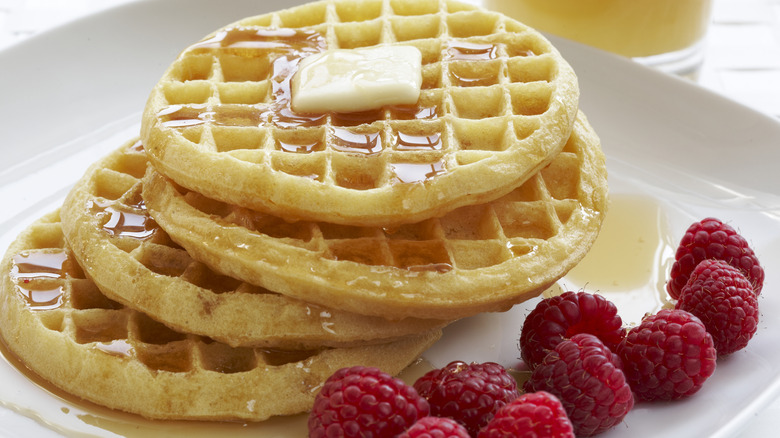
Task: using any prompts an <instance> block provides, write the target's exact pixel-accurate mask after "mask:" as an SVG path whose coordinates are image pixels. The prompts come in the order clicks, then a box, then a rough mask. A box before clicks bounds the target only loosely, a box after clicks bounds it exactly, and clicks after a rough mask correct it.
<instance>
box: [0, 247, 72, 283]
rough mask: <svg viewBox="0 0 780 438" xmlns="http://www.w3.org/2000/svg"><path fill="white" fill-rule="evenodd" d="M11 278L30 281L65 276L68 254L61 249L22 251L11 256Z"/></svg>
mask: <svg viewBox="0 0 780 438" xmlns="http://www.w3.org/2000/svg"><path fill="white" fill-rule="evenodd" d="M12 260H13V266H12V267H11V279H12V280H14V281H19V280H22V281H25V282H27V281H31V280H39V279H45V278H65V268H64V265H65V262H66V261H67V260H68V254H67V253H66V252H65V251H63V250H59V251H24V252H22V253H20V254H16V255H14V256H13V257H12Z"/></svg>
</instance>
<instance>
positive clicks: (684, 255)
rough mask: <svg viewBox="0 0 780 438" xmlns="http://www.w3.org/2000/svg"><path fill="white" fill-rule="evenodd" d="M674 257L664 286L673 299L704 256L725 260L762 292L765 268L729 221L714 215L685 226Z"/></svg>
mask: <svg viewBox="0 0 780 438" xmlns="http://www.w3.org/2000/svg"><path fill="white" fill-rule="evenodd" d="M674 259H675V261H674V264H673V265H672V271H671V274H670V277H671V278H670V280H669V282H668V283H666V290H667V292H669V296H671V297H672V298H674V299H677V298H679V297H680V291H681V290H682V288H683V286H685V283H687V282H688V277H689V276H690V275H691V272H693V270H694V269H695V268H696V265H698V264H699V262H701V261H702V260H704V259H718V260H724V261H726V262H727V263H728V264H730V265H731V266H734V267H735V268H737V269H739V270H741V271H742V272H744V273H745V276H746V277H747V278H748V280H750V283H751V284H752V285H753V290H754V291H755V293H756V295H759V294H760V293H761V288H762V287H763V285H764V268H762V267H761V265H760V264H759V263H758V258H757V257H756V255H755V254H754V253H753V250H752V249H750V246H749V245H748V243H747V241H746V240H745V238H744V237H742V236H741V235H739V233H737V231H736V230H735V229H734V228H732V227H731V226H730V225H727V224H724V223H723V222H721V221H720V220H718V219H715V218H707V219H704V220H702V221H701V222H696V223H694V224H692V225H691V226H690V227H688V230H687V231H686V232H685V235H683V238H682V239H681V240H680V246H679V247H677V253H676V254H675V256H674Z"/></svg>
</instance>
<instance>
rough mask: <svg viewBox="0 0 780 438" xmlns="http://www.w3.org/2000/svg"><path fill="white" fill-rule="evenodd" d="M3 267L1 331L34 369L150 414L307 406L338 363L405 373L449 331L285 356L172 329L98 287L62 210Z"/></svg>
mask: <svg viewBox="0 0 780 438" xmlns="http://www.w3.org/2000/svg"><path fill="white" fill-rule="evenodd" d="M0 273H2V274H1V275H2V280H1V282H0V334H1V335H2V338H3V340H4V342H5V343H6V344H7V346H8V347H9V349H10V350H11V351H13V352H14V353H15V354H16V355H18V356H19V358H20V359H21V360H22V361H23V362H24V363H25V365H26V366H28V367H29V368H30V369H32V370H33V371H35V372H36V373H38V374H39V375H40V376H41V377H43V378H44V379H47V380H49V381H50V382H51V383H53V384H54V385H56V386H58V387H60V388H62V389H63V390H65V391H67V392H69V393H71V394H74V395H76V396H79V397H82V398H84V399H87V400H90V401H92V402H95V403H98V404H101V405H104V406H108V407H110V408H114V409H120V410H123V411H128V412H132V413H136V414H140V415H143V416H145V417H149V418H158V419H204V420H205V419H213V420H263V419H266V418H268V417H270V416H275V415H289V414H295V413H299V412H303V411H306V410H308V409H310V408H311V405H312V403H313V401H314V396H315V395H316V392H317V390H318V389H319V387H320V386H321V385H322V384H323V383H324V381H325V379H327V377H328V376H330V375H331V374H332V373H333V372H335V371H336V370H337V369H339V368H341V367H345V366H352V365H357V364H360V365H366V366H376V367H379V368H382V369H384V370H385V371H387V372H389V373H392V374H396V373H398V372H400V371H401V370H402V369H403V368H404V367H406V366H407V365H408V364H409V363H411V362H412V361H414V360H415V359H416V358H417V357H419V355H420V354H422V352H423V351H424V350H425V349H426V348H427V347H429V346H430V345H431V344H432V343H433V342H434V341H435V340H436V339H437V338H438V336H439V334H440V332H439V331H438V330H434V331H430V332H426V333H422V334H419V335H413V336H409V337H406V338H403V339H401V340H398V341H394V342H392V343H387V344H381V345H372V346H356V347H349V348H335V349H331V348H320V349H316V350H310V351H291V350H288V351H284V350H271V349H262V348H254V349H253V348H233V347H230V346H228V345H226V344H223V343H219V342H215V341H213V340H211V339H208V338H204V337H200V336H195V335H189V334H183V333H179V332H175V331H173V330H170V329H168V328H167V327H165V326H163V325H162V324H159V323H157V322H155V321H153V320H152V319H150V318H148V317H147V316H145V315H144V314H142V313H140V312H137V311H134V310H131V309H129V308H127V307H124V306H122V305H121V304H119V303H117V302H115V301H112V300H110V299H108V298H106V297H105V296H103V295H102V294H101V293H100V291H99V289H98V288H97V287H96V286H95V284H94V283H93V282H92V281H90V280H89V279H87V278H86V276H85V275H84V272H83V271H82V269H81V268H80V267H79V265H78V264H77V263H76V261H75V259H74V257H73V254H72V253H71V252H70V250H69V249H68V248H67V246H66V244H65V239H64V238H63V234H62V230H61V226H60V223H59V217H58V213H56V212H55V213H51V214H49V215H47V216H45V217H44V218H42V219H41V220H39V221H38V222H36V223H34V224H33V225H32V226H31V227H29V228H28V229H27V230H25V231H24V232H22V233H21V234H20V235H19V236H18V237H17V239H16V241H15V242H14V243H13V244H12V245H11V246H10V248H9V249H8V252H7V254H6V256H5V258H4V259H3V261H2V265H1V266H0Z"/></svg>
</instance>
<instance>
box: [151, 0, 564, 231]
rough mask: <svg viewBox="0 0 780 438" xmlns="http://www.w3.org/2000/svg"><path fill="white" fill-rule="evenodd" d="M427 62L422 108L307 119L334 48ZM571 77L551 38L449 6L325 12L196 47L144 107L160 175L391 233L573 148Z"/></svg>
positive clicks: (268, 22)
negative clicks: (317, 77)
mask: <svg viewBox="0 0 780 438" xmlns="http://www.w3.org/2000/svg"><path fill="white" fill-rule="evenodd" d="M394 44H403V45H411V46H414V47H417V48H418V49H419V50H420V51H421V53H422V89H421V93H420V99H419V101H418V103H417V105H411V106H392V107H384V108H382V109H381V110H375V111H367V112H361V113H329V114H296V113H294V112H293V111H292V110H291V109H290V98H291V97H290V86H289V84H290V78H291V77H292V74H293V73H294V72H295V70H296V65H297V62H298V61H299V60H300V59H301V58H303V57H305V56H307V55H310V54H313V53H317V52H320V51H324V50H328V49H344V48H347V49H350V48H358V47H369V46H375V45H394ZM578 97H579V90H578V86H577V80H576V76H575V74H574V72H573V71H572V69H571V68H570V66H569V65H568V64H567V63H566V61H565V60H563V58H562V57H561V56H560V54H559V53H558V52H557V50H556V49H555V48H554V47H553V46H552V45H551V44H550V43H549V42H548V41H547V40H546V39H544V38H543V37H542V36H541V35H540V34H539V33H537V32H536V31H534V30H532V29H530V28H528V27H527V26H525V25H523V24H521V23H519V22H517V21H514V20H512V19H509V18H507V17H505V16H503V15H501V14H498V13H493V12H488V11H485V10H482V9H479V8H476V7H474V6H471V5H464V4H460V3H457V2H453V1H448V0H366V1H357V0H351V1H336V0H325V1H320V2H315V3H310V4H307V5H303V6H299V7H296V8H292V9H288V10H284V11H280V12H274V13H269V14H265V15H260V16H256V17H251V18H247V19H244V20H241V21H239V22H237V23H234V24H232V25H230V26H227V27H225V28H223V29H221V30H219V31H217V32H215V33H213V34H212V35H210V36H209V37H207V38H206V39H204V40H202V41H201V42H199V43H196V44H194V45H192V46H190V47H189V48H187V49H186V50H184V51H183V52H182V53H181V55H180V56H179V57H178V59H176V60H175V62H174V63H173V64H172V65H171V66H170V67H169V69H168V70H167V71H166V72H165V74H164V75H163V77H162V79H161V80H160V81H159V83H158V84H157V85H156V86H155V88H154V89H153V91H152V93H151V96H150V98H149V100H148V103H147V106H146V109H145V112H144V117H143V124H142V139H143V141H144V144H145V146H146V148H147V152H148V154H149V156H150V159H151V161H152V163H153V164H154V165H155V167H156V168H157V169H158V170H159V171H160V172H162V173H163V174H165V175H166V176H168V177H169V178H171V179H173V180H174V181H175V182H177V183H178V184H180V185H182V186H184V187H186V188H188V189H190V190H194V191H197V192H199V193H202V194H204V195H205V196H208V197H210V198H214V199H217V200H220V201H223V202H227V203H231V204H235V205H240V206H243V207H247V208H251V209H256V210H260V211H264V212H267V213H270V214H274V215H276V216H281V217H285V218H288V219H306V220H318V221H320V220H321V221H327V222H330V223H338V224H349V225H382V226H386V225H392V224H400V223H411V222H418V221H421V220H424V219H427V218H430V217H434V216H440V215H442V214H444V213H446V212H448V211H451V210H453V209H455V208H457V207H460V206H464V205H472V204H476V203H481V202H488V201H491V200H494V199H497V198H498V197H500V196H502V195H504V194H506V193H508V192H510V191H511V190H513V189H514V188H516V187H517V186H519V185H520V184H522V183H523V182H525V181H526V180H527V179H528V178H529V177H530V176H531V175H533V174H535V173H536V172H537V171H538V170H540V169H541V168H542V167H544V166H545V165H546V164H548V163H549V162H550V161H551V160H552V158H553V157H555V156H556V155H557V154H558V153H559V152H560V151H561V149H562V148H563V146H564V144H565V142H566V139H567V138H568V136H569V134H570V132H571V127H572V124H573V122H574V119H575V116H576V113H577V104H578Z"/></svg>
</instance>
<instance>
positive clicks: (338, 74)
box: [292, 46, 422, 113]
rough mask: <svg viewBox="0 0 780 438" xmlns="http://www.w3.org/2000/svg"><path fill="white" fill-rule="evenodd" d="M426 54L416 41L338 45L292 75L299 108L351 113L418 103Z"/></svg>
mask: <svg viewBox="0 0 780 438" xmlns="http://www.w3.org/2000/svg"><path fill="white" fill-rule="evenodd" d="M421 86H422V54H421V53H420V50H419V49H417V48H416V47H411V46H380V47H370V48H358V49H337V50H330V51H327V52H322V53H317V54H314V55H311V56H308V57H306V58H304V59H302V60H301V63H300V65H299V68H298V71H297V72H296V73H295V75H294V76H293V78H292V108H293V110H294V111H295V112H299V113H324V112H341V113H349V112H356V111H367V110H371V109H377V108H381V107H382V106H385V105H405V104H414V103H417V99H418V98H419V97H420V88H421Z"/></svg>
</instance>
